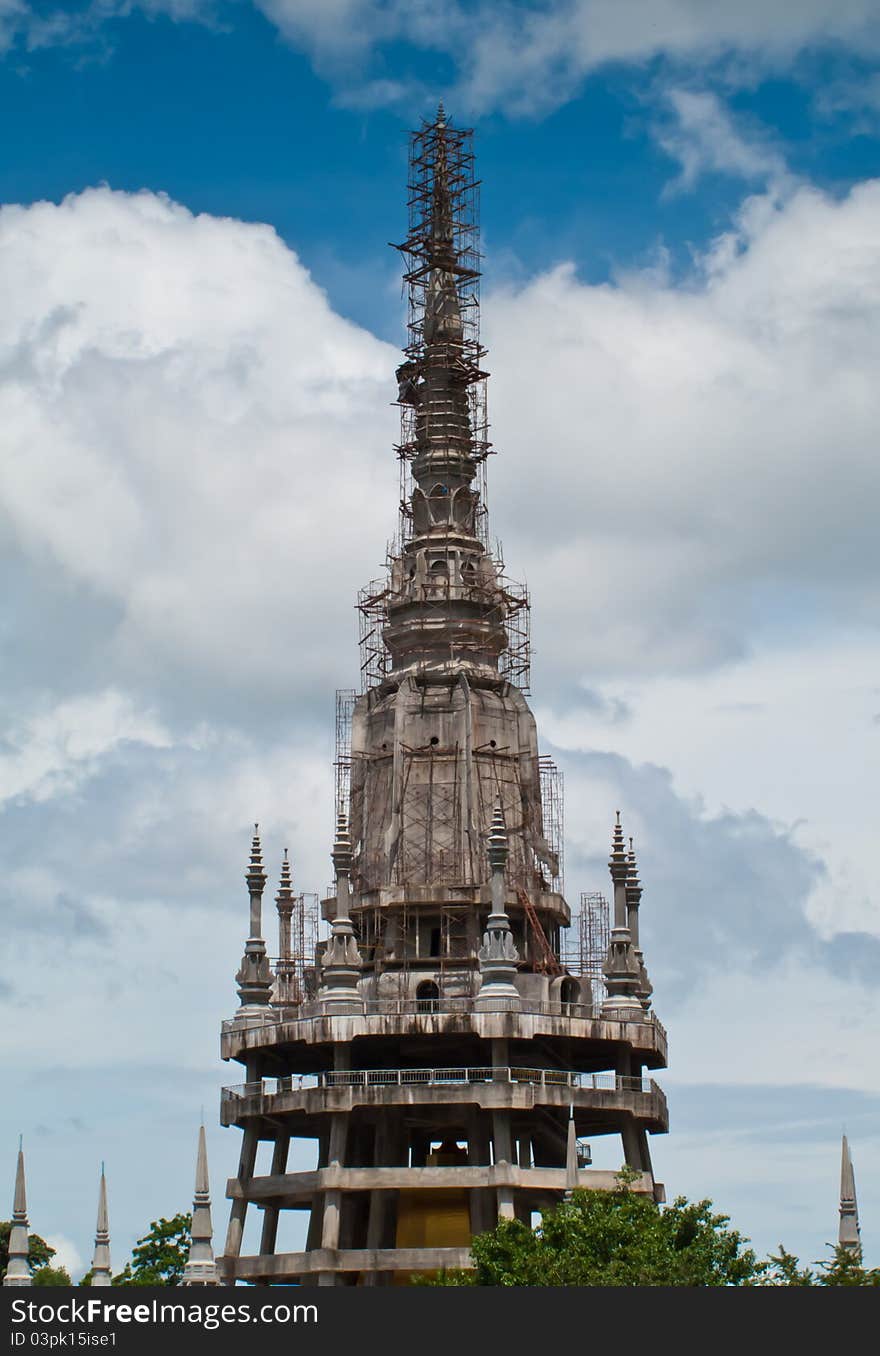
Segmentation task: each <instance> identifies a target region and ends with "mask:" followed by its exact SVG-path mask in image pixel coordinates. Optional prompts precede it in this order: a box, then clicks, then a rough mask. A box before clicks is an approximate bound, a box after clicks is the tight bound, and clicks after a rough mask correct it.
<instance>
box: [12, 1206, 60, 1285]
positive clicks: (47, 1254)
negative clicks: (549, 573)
mask: <svg viewBox="0 0 880 1356" xmlns="http://www.w3.org/2000/svg"><path fill="white" fill-rule="evenodd" d="M11 1232H12V1221H11V1220H8V1219H4V1220H0V1280H2V1279H3V1277H4V1276H5V1275H6V1268H7V1266H8V1265H9V1235H10V1233H11ZM54 1256H55V1249H54V1248H50V1247H49V1244H48V1243H47V1242H46V1241H45V1239H42V1238H40V1235H39V1234H28V1266H29V1267H30V1269H31V1275H33V1274H34V1272H35V1271H38V1270H39V1268H40V1267H45V1266H48V1264H49V1263H50V1262H51V1260H52V1258H53V1257H54ZM43 1284H45V1282H43ZM67 1284H69V1282H67Z"/></svg>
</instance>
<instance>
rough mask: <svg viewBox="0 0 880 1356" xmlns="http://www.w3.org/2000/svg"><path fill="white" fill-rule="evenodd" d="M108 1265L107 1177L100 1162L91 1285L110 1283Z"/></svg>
mask: <svg viewBox="0 0 880 1356" xmlns="http://www.w3.org/2000/svg"><path fill="white" fill-rule="evenodd" d="M112 1284H113V1280H112V1276H111V1266H110V1216H109V1214H108V1213H107V1179H106V1177H105V1176H104V1164H103V1163H102V1164H101V1185H100V1187H99V1188H98V1223H97V1225H96V1227H95V1251H94V1254H93V1256H92V1285H93V1286H94V1285H112Z"/></svg>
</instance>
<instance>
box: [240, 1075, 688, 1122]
mask: <svg viewBox="0 0 880 1356" xmlns="http://www.w3.org/2000/svg"><path fill="white" fill-rule="evenodd" d="M449 1105H453V1106H462V1105H468V1106H475V1107H478V1108H480V1109H481V1110H485V1111H491V1110H502V1109H505V1108H507V1109H509V1110H511V1111H515V1112H516V1111H530V1110H531V1109H532V1108H534V1107H539V1106H540V1107H545V1108H547V1109H556V1110H562V1111H565V1110H566V1109H567V1108H568V1107H569V1106H571V1107H573V1108H574V1112H575V1118H576V1120H577V1121H580V1122H581V1123H582V1124H583V1125H584V1126H585V1127H586V1126H587V1125H589V1126H590V1128H591V1130H592V1131H594V1132H599V1131H600V1130H601V1128H602V1126H603V1123H604V1122H605V1121H606V1120H608V1121H614V1122H616V1121H617V1119H618V1118H619V1116H620V1114H621V1113H624V1114H626V1115H629V1116H631V1117H632V1118H633V1120H635V1121H637V1122H639V1123H640V1124H642V1125H643V1126H644V1127H645V1129H647V1130H649V1131H651V1132H652V1133H655V1134H656V1133H664V1132H665V1131H666V1130H668V1128H669V1115H668V1111H667V1107H666V1098H665V1096H664V1094H663V1092H662V1090H661V1089H660V1088H659V1087H658V1085H657V1084H656V1083H655V1082H654V1080H653V1079H651V1078H630V1077H625V1076H620V1075H614V1074H589V1073H586V1074H585V1073H579V1072H574V1071H568V1070H564V1069H527V1068H517V1067H513V1066H509V1067H493V1068H489V1067H476V1068H473V1067H472V1068H435V1069H363V1070H336V1071H331V1072H325V1073H317V1074H305V1075H291V1076H289V1077H284V1078H264V1079H262V1080H260V1081H259V1082H254V1083H242V1084H239V1085H238V1086H236V1087H230V1088H224V1089H223V1092H222V1097H221V1109H220V1119H221V1123H222V1124H224V1125H239V1126H242V1125H244V1123H245V1122H246V1121H249V1120H252V1119H253V1118H254V1117H258V1118H259V1117H280V1116H284V1117H285V1120H286V1121H288V1122H289V1123H290V1125H289V1128H291V1129H294V1131H297V1130H298V1131H299V1132H300V1133H301V1134H304V1135H308V1134H309V1127H308V1125H307V1121H308V1118H309V1117H313V1116H324V1115H328V1114H330V1113H333V1112H350V1111H352V1110H354V1108H355V1107H375V1108H380V1107H391V1106H404V1107H414V1108H419V1107H431V1106H433V1107H440V1106H449ZM579 1129H580V1126H579ZM312 1133H314V1131H312Z"/></svg>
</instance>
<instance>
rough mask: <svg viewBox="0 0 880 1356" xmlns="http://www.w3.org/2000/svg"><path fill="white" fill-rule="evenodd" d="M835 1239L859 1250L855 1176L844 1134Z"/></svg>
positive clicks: (850, 1248) (853, 1250)
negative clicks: (838, 1215)
mask: <svg viewBox="0 0 880 1356" xmlns="http://www.w3.org/2000/svg"><path fill="white" fill-rule="evenodd" d="M837 1241H838V1243H839V1244H840V1246H841V1247H842V1248H849V1250H850V1251H851V1252H859V1253H860V1252H861V1248H862V1245H861V1241H860V1239H859V1207H858V1202H857V1201H856V1178H855V1173H854V1172H853V1165H852V1156H851V1154H850V1151H849V1143H848V1141H847V1138H846V1135H844V1136H843V1142H842V1144H841V1148H840V1229H839V1231H838V1235H837Z"/></svg>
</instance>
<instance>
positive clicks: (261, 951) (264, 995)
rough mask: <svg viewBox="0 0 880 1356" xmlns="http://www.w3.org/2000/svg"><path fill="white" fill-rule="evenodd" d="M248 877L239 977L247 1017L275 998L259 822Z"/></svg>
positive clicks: (253, 840)
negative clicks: (246, 929)
mask: <svg viewBox="0 0 880 1356" xmlns="http://www.w3.org/2000/svg"><path fill="white" fill-rule="evenodd" d="M245 880H246V881H247V887H248V895H249V897H250V931H249V933H248V939H247V941H246V942H245V946H244V956H243V957H242V961H241V966H240V968H239V971H238V974H237V975H236V976H235V979H236V983H237V984H238V996H239V998H240V999H241V1010H240V1015H242V1014H244V1015H246V1016H247V1015H251V1014H254V1015H259V1014H260V1013H261V1012H262V1011H263V1010H264V1009H265V1007H266V1006H267V1004H268V1003H269V1001H270V999H271V997H272V970H271V968H270V966H269V961H268V959H267V956H266V943H265V942H264V940H263V919H262V911H263V891H264V889H265V888H266V872H265V871H264V870H263V852H262V848H261V845H260V826H259V824H255V825H254V836H253V839H252V841H251V856H250V861H249V862H248V869H247V872H246V873H245Z"/></svg>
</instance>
